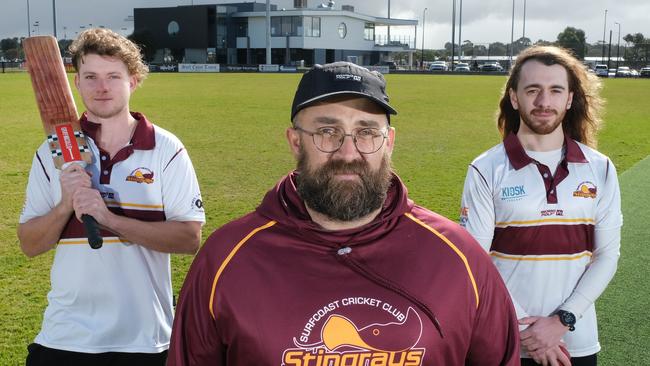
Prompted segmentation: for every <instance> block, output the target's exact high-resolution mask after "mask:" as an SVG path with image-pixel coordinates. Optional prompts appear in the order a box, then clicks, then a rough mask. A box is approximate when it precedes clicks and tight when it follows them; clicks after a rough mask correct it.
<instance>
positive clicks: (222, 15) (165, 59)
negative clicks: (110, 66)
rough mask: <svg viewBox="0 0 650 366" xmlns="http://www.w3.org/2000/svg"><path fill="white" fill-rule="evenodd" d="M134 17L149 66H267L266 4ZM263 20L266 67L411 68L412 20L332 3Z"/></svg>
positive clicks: (144, 11)
mask: <svg viewBox="0 0 650 366" xmlns="http://www.w3.org/2000/svg"><path fill="white" fill-rule="evenodd" d="M314 1H316V0H314ZM133 15H134V33H136V34H139V35H140V36H142V37H146V38H147V39H149V40H150V43H151V44H153V46H154V48H155V49H156V53H155V56H154V59H153V63H159V64H162V63H179V62H183V63H198V64H204V63H218V64H230V65H236V64H240V65H252V64H265V63H266V47H267V28H266V24H267V23H266V22H267V11H266V3H256V2H249V3H230V4H215V5H192V6H177V7H163V8H135V9H134V13H133ZM269 15H270V46H271V63H272V64H280V65H294V66H311V65H313V64H316V63H319V64H323V63H328V62H334V61H351V62H354V63H357V64H359V65H376V64H379V63H381V62H383V61H387V60H392V53H394V52H406V53H407V54H408V56H409V61H412V57H413V53H414V52H416V49H415V35H416V27H417V25H418V21H417V20H407V19H394V18H390V19H389V18H381V17H374V16H370V15H365V14H360V13H356V12H355V11H354V7H352V6H348V5H343V6H341V7H336V6H335V5H334V2H333V1H330V2H329V3H328V4H319V5H318V6H317V7H313V8H312V7H308V4H307V0H294V8H293V9H284V8H283V9H278V8H277V6H276V5H273V4H271V6H270V11H269ZM378 28H381V29H393V30H399V29H401V30H402V32H401V34H404V30H405V31H406V33H409V34H411V35H409V36H403V35H400V36H399V37H396V36H393V37H390V38H389V37H387V36H384V35H381V36H380V35H377V34H376V33H375V31H376V29H378ZM389 34H390V30H389ZM411 63H412V62H411Z"/></svg>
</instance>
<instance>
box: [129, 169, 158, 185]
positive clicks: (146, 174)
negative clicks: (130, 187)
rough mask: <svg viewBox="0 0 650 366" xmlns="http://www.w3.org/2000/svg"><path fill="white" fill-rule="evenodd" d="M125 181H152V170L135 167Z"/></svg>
mask: <svg viewBox="0 0 650 366" xmlns="http://www.w3.org/2000/svg"><path fill="white" fill-rule="evenodd" d="M126 181H127V182H136V183H147V184H151V183H153V172H152V171H151V170H149V169H147V168H143V167H140V168H137V169H136V170H134V171H132V172H131V174H129V176H128V177H126Z"/></svg>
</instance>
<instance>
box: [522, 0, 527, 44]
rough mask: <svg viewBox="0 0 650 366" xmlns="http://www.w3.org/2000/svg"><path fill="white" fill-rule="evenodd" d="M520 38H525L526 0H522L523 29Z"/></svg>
mask: <svg viewBox="0 0 650 366" xmlns="http://www.w3.org/2000/svg"><path fill="white" fill-rule="evenodd" d="M521 38H526V0H524V30H523V31H522V32H521ZM522 42H523V39H522Z"/></svg>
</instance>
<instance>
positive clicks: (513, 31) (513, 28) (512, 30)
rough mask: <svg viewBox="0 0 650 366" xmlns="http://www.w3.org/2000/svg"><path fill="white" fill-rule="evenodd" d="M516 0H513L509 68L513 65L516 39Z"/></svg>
mask: <svg viewBox="0 0 650 366" xmlns="http://www.w3.org/2000/svg"><path fill="white" fill-rule="evenodd" d="M514 38H515V0H512V26H511V29H510V60H509V61H508V69H510V68H511V67H512V49H513V47H512V46H513V43H514V41H515V39H514Z"/></svg>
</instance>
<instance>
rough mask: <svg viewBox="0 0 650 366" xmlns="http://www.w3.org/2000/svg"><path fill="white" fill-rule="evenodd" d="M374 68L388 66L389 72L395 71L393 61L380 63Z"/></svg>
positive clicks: (395, 67) (395, 65) (395, 66)
mask: <svg viewBox="0 0 650 366" xmlns="http://www.w3.org/2000/svg"><path fill="white" fill-rule="evenodd" d="M376 66H388V69H389V70H397V64H396V63H395V61H380V62H379V63H378V64H377V65H376Z"/></svg>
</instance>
